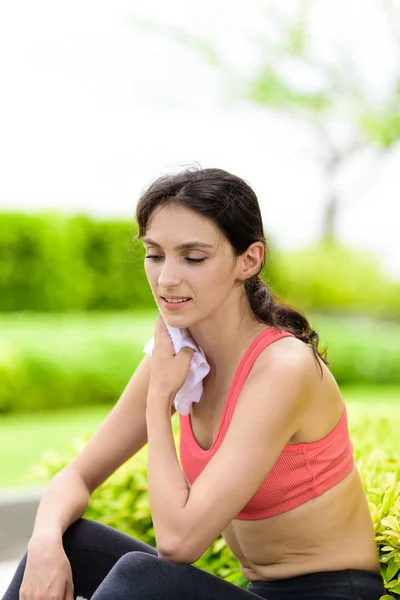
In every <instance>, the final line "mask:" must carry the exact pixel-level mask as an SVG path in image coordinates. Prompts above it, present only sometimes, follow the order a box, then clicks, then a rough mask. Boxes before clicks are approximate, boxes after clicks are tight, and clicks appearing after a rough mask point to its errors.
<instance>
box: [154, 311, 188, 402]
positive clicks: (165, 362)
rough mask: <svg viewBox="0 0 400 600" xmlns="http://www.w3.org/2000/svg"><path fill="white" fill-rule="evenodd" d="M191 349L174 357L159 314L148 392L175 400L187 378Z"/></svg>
mask: <svg viewBox="0 0 400 600" xmlns="http://www.w3.org/2000/svg"><path fill="white" fill-rule="evenodd" d="M193 354H194V350H193V348H188V347H187V346H186V347H185V348H182V349H181V350H180V352H178V354H176V355H175V350H174V346H173V344H172V340H171V338H170V335H169V333H168V329H167V327H166V325H165V323H164V319H163V318H162V316H161V315H160V314H159V315H158V317H157V320H156V323H155V327H154V348H153V353H152V359H151V373H150V386H149V391H150V390H155V391H156V392H157V393H160V392H162V393H163V394H167V395H168V396H169V397H171V396H172V399H173V398H175V396H176V394H177V393H178V392H179V390H180V389H181V387H182V386H183V384H184V383H185V381H186V377H187V376H188V373H189V369H190V363H191V360H192V356H193Z"/></svg>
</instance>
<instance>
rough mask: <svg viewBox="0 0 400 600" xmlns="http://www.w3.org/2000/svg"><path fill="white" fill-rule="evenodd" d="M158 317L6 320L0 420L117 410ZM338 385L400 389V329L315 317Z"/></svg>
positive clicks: (0, 353)
mask: <svg viewBox="0 0 400 600" xmlns="http://www.w3.org/2000/svg"><path fill="white" fill-rule="evenodd" d="M156 315H157V311H154V310H153V311H142V312H140V313H139V312H136V313H132V314H131V313H129V312H121V313H108V314H104V313H93V312H92V313H82V314H75V315H65V314H64V315H62V314H61V315H56V314H47V315H38V314H20V315H16V314H10V315H0V329H1V331H2V335H1V338H0V412H12V411H25V410H37V409H43V408H57V407H67V406H74V405H83V404H100V403H102V402H104V403H113V402H115V401H116V399H117V398H118V397H119V395H120V394H121V392H122V390H123V388H124V386H125V385H126V383H127V381H128V380H129V378H130V376H131V375H132V373H133V372H134V370H135V369H136V367H137V365H138V363H139V362H140V360H141V359H142V357H143V351H142V350H143V346H144V344H145V342H146V341H147V340H148V339H150V337H151V336H152V335H153V330H154V322H155V319H156ZM310 320H311V323H312V325H313V326H314V327H316V328H317V330H318V331H319V332H320V333H321V338H322V341H321V346H322V347H324V345H325V343H326V344H327V346H328V356H329V359H330V361H331V370H332V372H333V374H334V376H335V377H336V379H337V382H338V383H339V385H342V384H376V383H379V384H382V385H383V384H385V385H386V384H392V385H400V369H399V364H400V326H399V325H396V324H390V323H387V322H372V321H361V320H351V319H343V318H342V319H339V318H328V317H323V316H318V315H316V316H314V317H312V318H310Z"/></svg>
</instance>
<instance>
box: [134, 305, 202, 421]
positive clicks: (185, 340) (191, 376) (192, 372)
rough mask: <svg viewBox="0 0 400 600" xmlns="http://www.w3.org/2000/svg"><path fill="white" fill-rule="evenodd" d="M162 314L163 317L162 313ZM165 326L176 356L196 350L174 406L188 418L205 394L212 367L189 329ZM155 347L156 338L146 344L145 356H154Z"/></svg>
mask: <svg viewBox="0 0 400 600" xmlns="http://www.w3.org/2000/svg"><path fill="white" fill-rule="evenodd" d="M160 314H161V316H163V315H162V313H161V311H160ZM163 319H164V317H163ZM164 323H165V319H164ZM165 325H166V327H167V329H168V333H169V335H170V337H171V340H172V345H173V347H174V351H175V354H178V352H179V351H180V350H181V348H184V347H185V346H189V348H193V350H194V353H193V356H192V360H191V363H190V368H189V373H188V376H187V378H186V381H185V383H184V384H183V386H182V387H181V389H180V390H179V392H178V393H177V394H176V396H175V399H174V405H175V408H176V410H177V412H178V413H180V414H181V415H185V416H186V415H188V414H189V413H190V407H191V405H192V402H199V400H200V398H201V395H202V393H203V379H204V377H205V376H206V375H208V373H209V372H210V365H209V364H208V362H207V360H206V358H205V356H204V354H203V353H202V352H201V350H200V348H199V347H198V345H197V344H196V342H195V341H194V339H193V338H192V336H191V335H190V332H189V330H188V329H187V328H185V329H180V328H179V327H170V326H169V325H167V324H166V323H165ZM153 347H154V336H153V337H152V338H151V339H150V340H149V341H148V342H147V343H146V345H145V347H144V348H143V352H144V353H145V354H152V352H153Z"/></svg>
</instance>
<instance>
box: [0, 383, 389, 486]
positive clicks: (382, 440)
mask: <svg viewBox="0 0 400 600" xmlns="http://www.w3.org/2000/svg"><path fill="white" fill-rule="evenodd" d="M342 394H343V397H344V399H345V401H346V403H347V407H348V415H349V424H350V428H351V430H356V429H359V428H360V427H362V428H363V430H364V429H365V431H366V432H367V431H369V434H368V435H369V436H371V447H373V446H374V445H375V444H379V445H380V446H381V447H382V446H384V445H385V444H390V445H391V446H392V445H393V443H394V440H396V439H398V434H397V433H396V432H398V430H399V427H400V403H399V402H398V398H399V397H400V389H399V388H396V387H383V386H379V387H371V386H370V387H360V386H357V387H353V388H350V387H349V388H344V387H343V388H342ZM110 408H111V407H110V406H105V405H101V406H92V407H82V408H74V409H65V410H60V411H57V412H54V411H51V412H49V411H48V412H39V413H31V414H11V415H7V416H2V417H1V418H0V440H1V445H0V465H1V469H0V487H3V488H4V487H14V486H25V485H34V484H35V483H37V482H36V481H35V479H34V477H33V475H32V474H31V473H30V466H31V465H34V464H38V463H40V461H41V457H42V455H43V453H44V452H46V451H47V450H54V451H56V452H64V451H67V450H68V448H69V444H70V442H71V440H72V439H73V438H76V437H80V436H82V435H84V434H92V433H94V431H95V430H96V429H97V427H98V426H99V425H100V423H101V422H102V420H103V419H104V418H105V417H106V415H107V414H108V412H109V410H110ZM371 434H372V435H371ZM398 446H399V447H398V448H397V449H394V448H391V451H392V453H394V455H398V454H399V453H400V442H398Z"/></svg>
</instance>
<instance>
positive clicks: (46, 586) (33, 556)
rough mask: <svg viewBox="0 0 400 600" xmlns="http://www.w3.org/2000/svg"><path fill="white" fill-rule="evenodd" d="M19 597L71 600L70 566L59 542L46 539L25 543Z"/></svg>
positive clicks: (72, 587)
mask: <svg viewBox="0 0 400 600" xmlns="http://www.w3.org/2000/svg"><path fill="white" fill-rule="evenodd" d="M19 597H20V599H21V600H34V598H43V599H45V598H55V599H57V600H74V585H73V582H72V571H71V565H70V563H69V560H68V558H67V555H66V554H65V552H64V548H63V545H62V542H54V541H53V540H49V539H43V540H42V539H40V540H31V541H30V542H29V545H28V557H27V561H26V567H25V573H24V578H23V580H22V584H21V588H20V596H19Z"/></svg>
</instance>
